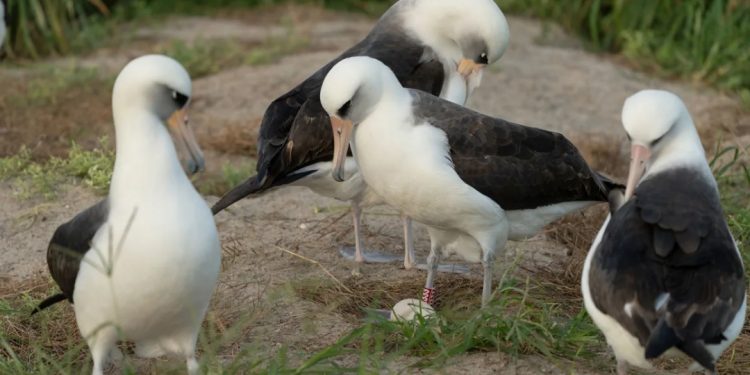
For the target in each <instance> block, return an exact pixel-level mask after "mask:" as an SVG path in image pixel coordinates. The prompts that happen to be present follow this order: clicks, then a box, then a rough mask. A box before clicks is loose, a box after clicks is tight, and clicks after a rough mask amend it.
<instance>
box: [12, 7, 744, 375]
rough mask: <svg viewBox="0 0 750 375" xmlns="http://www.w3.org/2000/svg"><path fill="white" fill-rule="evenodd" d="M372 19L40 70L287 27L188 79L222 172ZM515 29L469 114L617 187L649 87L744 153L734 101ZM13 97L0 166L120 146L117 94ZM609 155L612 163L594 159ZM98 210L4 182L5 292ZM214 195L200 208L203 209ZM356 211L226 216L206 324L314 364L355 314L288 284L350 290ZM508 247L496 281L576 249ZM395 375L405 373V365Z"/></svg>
mask: <svg viewBox="0 0 750 375" xmlns="http://www.w3.org/2000/svg"><path fill="white" fill-rule="evenodd" d="M373 22H374V20H372V19H369V18H365V17H363V16H359V15H350V14H342V13H332V12H327V11H322V10H319V9H316V8H306V7H296V6H292V7H280V8H273V9H271V10H264V11H259V12H255V13H254V12H241V13H236V14H225V15H218V16H214V17H176V18H171V19H168V20H166V21H164V22H160V23H158V24H152V25H150V26H148V27H147V28H142V29H139V30H137V32H133V33H132V35H131V36H130V37H129V38H125V39H126V40H127V42H123V43H122V44H116V45H111V46H107V47H106V48H102V49H100V50H97V51H94V52H92V53H90V54H88V55H86V56H81V57H77V58H75V59H60V60H50V61H48V62H46V63H47V64H52V65H54V64H65V63H69V62H70V61H74V62H75V63H77V64H80V65H82V66H95V67H97V68H98V69H99V70H100V72H102V74H103V75H104V76H109V75H111V76H114V74H116V72H117V71H118V70H119V69H120V67H121V66H123V65H124V64H125V63H126V62H127V61H128V60H129V59H131V58H133V57H135V56H137V55H139V54H142V53H146V52H149V51H152V50H153V49H154V48H157V46H159V45H163V44H164V43H168V42H169V41H171V40H185V41H191V40H195V39H199V38H203V39H210V38H222V39H224V38H237V39H241V40H242V41H243V42H247V43H261V42H263V41H265V40H268V38H270V37H272V36H274V35H281V34H283V33H285V32H288V31H289V25H290V24H291V25H294V28H295V31H296V32H302V33H303V34H304V35H306V36H307V38H309V40H310V44H309V45H308V46H307V47H306V48H304V49H303V50H301V51H298V52H297V53H294V54H292V55H289V56H286V57H283V58H281V59H279V60H278V61H275V62H273V63H271V64H267V65H260V66H240V67H237V68H232V69H227V70H225V71H222V72H220V73H218V74H214V75H211V76H208V77H204V78H200V79H197V80H195V81H194V87H193V92H194V96H195V99H194V103H193V106H192V113H191V115H192V122H193V124H195V128H196V129H197V133H198V137H199V142H200V143H201V144H202V145H204V149H205V150H206V151H207V156H208V157H209V160H208V162H209V164H208V168H209V169H213V170H214V171H215V170H218V169H220V168H221V165H223V164H224V163H227V162H229V163H240V162H244V161H247V160H249V159H250V157H252V156H253V154H252V152H253V149H254V147H253V145H254V143H255V137H256V135H257V127H258V123H259V121H260V118H261V116H262V115H263V111H264V110H265V107H266V105H268V103H269V102H270V101H272V100H273V99H274V98H275V97H277V96H278V95H280V94H282V93H284V92H285V91H286V90H288V89H289V88H291V87H292V86H294V85H295V84H296V83H298V82H299V81H301V80H302V79H304V78H305V77H307V76H308V75H309V74H310V73H312V72H313V71H314V70H316V69H317V67H319V66H321V65H323V64H324V63H326V62H327V61H329V60H330V59H332V58H333V57H335V56H336V55H337V54H338V53H339V51H341V50H343V49H344V48H346V47H348V46H350V45H352V44H353V43H354V42H356V41H357V40H358V39H359V38H361V37H363V36H364V35H365V34H366V33H367V32H368V31H369V29H370V28H371V27H372V25H373ZM509 22H510V28H511V33H512V36H511V46H510V48H509V49H508V51H507V52H506V54H505V56H504V57H503V58H502V59H501V60H500V62H499V63H497V64H496V65H495V66H493V67H491V68H490V69H488V71H487V72H486V73H485V76H484V81H483V84H482V86H481V87H480V88H479V89H478V90H477V91H476V92H475V94H474V95H473V96H472V98H471V100H470V102H469V106H470V107H472V108H474V109H477V110H479V111H481V112H484V113H487V114H490V115H494V116H498V117H503V118H505V119H508V120H511V121H514V122H518V123H522V124H525V125H533V126H537V127H542V128H546V129H551V130H555V131H559V132H562V133H564V134H565V135H566V136H568V137H569V138H570V139H571V140H572V141H573V142H574V143H575V144H577V145H578V146H579V147H580V148H581V150H582V152H583V153H584V156H586V157H587V158H588V160H590V161H591V163H592V165H594V166H595V167H596V168H600V169H604V171H605V172H608V173H611V174H613V175H614V176H615V177H618V178H622V177H623V176H622V173H623V168H622V166H624V165H625V156H624V152H625V151H626V150H625V147H626V146H625V142H624V141H625V136H624V132H623V131H622V127H621V125H620V122H619V116H620V110H621V106H622V103H623V101H624V99H625V98H626V97H628V96H629V95H631V94H633V93H635V92H636V91H638V90H640V89H645V88H663V89H668V90H672V91H674V92H676V93H677V94H679V95H680V96H681V97H682V98H683V99H684V100H685V102H686V103H687V105H688V107H689V108H690V109H691V113H692V114H693V116H694V119H695V122H696V124H697V125H698V127H699V128H700V129H701V132H702V134H703V135H704V140H706V145H707V146H712V145H713V143H712V142H713V140H714V139H717V137H718V133H719V132H722V133H723V134H729V137H733V139H736V140H738V141H739V142H744V144H748V143H749V142H748V134H750V115H749V114H748V113H747V112H746V111H743V110H742V107H741V105H740V104H739V102H738V101H737V100H736V99H735V98H732V97H728V96H726V95H723V94H721V93H718V92H716V91H713V90H711V89H707V88H705V87H703V86H701V85H697V84H696V85H693V84H690V83H685V82H672V81H665V80H662V79H659V78H654V77H653V76H649V75H646V74H643V73H639V72H636V71H634V70H633V69H630V68H629V67H627V66H625V65H623V64H622V63H620V62H618V61H616V60H615V59H614V58H612V57H609V56H603V55H597V54H593V53H590V52H587V51H586V50H585V49H584V48H583V47H582V46H581V45H580V43H579V42H578V41H577V40H576V39H575V38H572V37H570V36H568V35H566V34H565V33H563V32H561V31H560V30H558V29H557V28H555V27H553V26H550V25H545V24H543V23H541V22H539V21H536V20H530V19H524V18H518V17H509ZM130 46H132V47H130ZM33 72H34V68H33V67H30V66H23V65H22V66H15V67H10V66H7V65H0V83H2V86H3V87H5V88H13V90H21V92H23V91H22V90H24V88H25V87H27V79H28V77H29V76H30V75H33V74H34V73H33ZM105 81H106V80H105ZM107 82H109V81H107ZM105 87H106V85H105ZM4 90H7V89H4ZM78 91H81V92H82V93H78ZM12 95H14V92H8V91H6V92H3V93H0V113H2V114H3V116H0V137H1V138H0V154H2V155H9V154H12V153H14V152H16V151H17V149H18V147H19V146H20V145H27V146H28V147H30V148H32V150H33V151H34V154H35V156H36V157H40V158H42V157H45V156H48V155H60V154H64V152H65V150H66V147H67V146H68V145H69V142H70V140H76V141H77V142H79V143H83V144H84V145H90V144H92V143H94V142H95V140H96V139H98V138H99V137H100V136H101V135H109V136H110V139H111V137H113V130H112V126H111V121H110V118H111V117H110V116H111V110H110V109H109V99H108V98H109V97H108V96H104V97H103V95H102V93H101V90H94V91H93V92H91V91H90V90H88V91H87V90H72V92H69V93H68V92H66V93H63V95H62V97H61V99H60V100H58V101H57V102H56V103H54V104H50V105H47V106H32V107H30V108H29V107H23V108H21V106H14V105H13V104H12V101H11V99H10V97H11V96H12ZM50 108H52V109H51V110H50ZM217 139H225V140H226V142H221V141H217ZM602 149H606V151H607V152H601V151H602ZM597 150H598V151H597ZM602 155H606V158H607V160H601V158H600V159H594V158H596V157H601V156H602ZM98 199H101V197H97V196H95V195H94V194H93V193H91V192H90V191H89V190H87V189H86V188H84V187H80V186H76V185H70V186H68V187H65V188H64V189H63V192H62V193H61V194H60V195H59V196H58V198H57V199H55V200H53V201H46V200H44V199H42V198H32V199H29V200H19V199H18V198H17V196H16V195H15V194H14V191H13V185H12V183H11V182H10V181H4V182H2V183H0V207H2V208H3V209H2V210H0V238H1V239H2V240H0V282H4V283H5V282H17V281H20V280H23V279H29V278H36V277H46V272H47V271H46V264H45V253H46V246H47V243H48V241H49V239H50V238H51V235H52V233H53V232H54V229H55V228H56V226H58V225H59V224H61V223H63V222H65V221H67V220H69V219H70V218H71V217H72V216H73V215H75V214H76V213H77V212H79V211H81V210H83V209H84V208H86V207H88V206H89V205H91V204H93V203H94V202H96V201H97V200H98ZM217 199H218V198H217V197H214V196H209V197H206V200H207V201H208V203H209V204H210V203H212V202H214V201H216V200H217ZM348 209H349V208H348V206H347V205H346V204H345V203H342V202H338V201H335V200H331V199H327V198H323V197H320V196H316V195H315V194H314V193H312V192H310V191H307V190H306V189H303V188H287V189H281V190H278V191H274V192H271V193H269V194H267V195H265V196H263V197H261V198H257V199H251V200H245V201H242V202H239V203H238V204H236V205H235V206H233V207H231V208H230V209H228V210H227V211H225V212H224V213H221V214H219V215H218V216H217V217H216V222H217V225H218V228H219V232H220V234H221V238H222V242H223V247H224V262H223V263H224V266H223V272H222V276H221V281H220V286H219V288H218V291H217V293H216V295H215V298H214V304H213V308H212V310H213V311H214V312H213V314H215V315H219V317H220V319H226V320H231V319H232V318H236V317H237V316H239V315H240V314H242V313H246V312H248V311H256V312H257V314H256V318H255V320H254V323H253V325H252V327H249V328H248V330H247V332H246V337H245V338H244V340H245V341H246V342H251V343H262V346H263V347H264V349H262V350H267V351H268V352H269V353H271V352H274V351H275V350H278V348H279V347H281V346H287V347H289V349H290V352H307V353H310V352H312V351H314V350H316V349H319V348H322V347H324V346H326V345H328V344H331V343H333V342H335V341H336V340H337V339H338V338H339V337H341V335H342V334H344V333H345V332H347V331H348V330H350V329H352V328H354V327H355V326H356V324H357V323H358V321H359V319H360V317H359V316H357V315H353V314H350V313H346V312H342V311H339V310H335V309H333V308H332V307H330V306H327V305H326V304H323V303H318V302H314V301H311V300H310V299H309V298H306V296H304V295H300V293H296V292H295V285H296V284H295V283H297V284H298V283H300V282H303V283H307V282H309V280H322V281H328V282H331V281H333V280H332V278H331V276H329V275H328V274H327V273H326V272H325V271H324V269H325V270H327V271H330V272H331V273H332V275H333V276H334V277H335V278H336V279H338V280H344V281H345V282H346V283H349V282H350V281H351V280H352V277H353V276H352V270H353V264H352V263H351V262H349V261H346V260H344V259H342V258H341V256H340V255H339V252H338V249H339V246H341V245H351V244H352V243H353V235H352V232H351V230H352V225H351V218H350V216H349V215H347V213H348ZM594 210H596V209H594ZM366 214H367V215H366V217H365V228H366V229H365V236H366V237H365V238H366V245H367V247H368V248H373V249H384V250H388V251H391V252H393V253H394V254H398V253H400V252H401V251H402V249H403V245H402V242H401V241H402V239H401V227H400V221H399V220H398V216H397V215H396V214H395V212H394V211H393V210H390V209H388V208H386V207H378V208H374V209H370V210H368V211H367V212H366ZM583 215H584V216H583V217H584V220H594V219H593V218H596V219H599V218H600V217H601V215H599V214H597V213H596V212H595V211H591V212H587V213H585V214H583ZM586 218H589V219H586ZM416 236H417V239H418V242H417V253H418V257H419V258H420V259H421V260H422V261H424V259H425V257H426V255H427V250H428V248H429V242H428V238H427V235H426V231H425V230H424V229H423V228H421V227H417V231H416ZM508 249H509V250H508V251H507V252H506V254H505V256H503V257H499V259H498V265H499V266H500V267H496V268H497V269H498V270H497V275H499V274H500V273H501V272H502V269H501V268H502V265H507V264H510V263H511V262H513V261H514V260H515V259H516V254H518V257H520V259H521V260H520V262H521V264H522V266H523V268H526V269H531V270H533V269H538V268H554V267H564V265H565V264H567V262H568V257H569V256H570V255H569V254H570V250H569V249H567V248H566V247H565V246H563V245H562V244H560V243H558V242H555V241H553V240H552V239H551V236H550V235H548V234H546V233H542V234H540V235H538V236H536V237H535V238H533V239H532V240H530V241H526V242H519V243H511V244H509V245H508ZM292 253H294V254H297V255H299V256H302V257H305V258H307V259H309V260H305V259H303V258H301V257H298V256H295V255H293V254H292ZM313 261H314V262H313ZM470 269H471V273H470V274H469V275H467V276H466V278H469V279H476V278H478V277H480V275H481V274H480V269H479V268H478V267H476V266H471V267H470ZM424 277H425V274H424V273H423V272H422V271H419V270H404V269H402V266H400V265H399V264H389V265H366V266H364V267H363V268H362V276H360V277H359V279H358V280H361V281H360V282H364V281H371V282H374V283H382V284H388V283H394V282H400V281H404V280H409V281H413V282H414V283H415V285H419V283H421V282H422V281H423V279H424ZM440 277H443V276H442V275H441V276H439V278H440ZM356 292H361V293H365V292H367V291H364V290H362V291H356ZM420 293H421V288H414V290H408V291H403V295H399V296H396V297H397V298H398V299H401V298H411V297H418V296H419V294H420ZM384 307H385V306H384ZM57 308H68V307H65V306H59V307H57ZM404 362H405V363H406V362H408V361H406V360H405V361H404ZM400 366H401V367H400ZM612 366H613V367H614V363H612ZM393 371H394V372H411V371H412V370H410V369H407V368H405V367H402V364H398V363H396V364H394V368H393ZM421 372H422V373H433V372H434V373H446V374H448V373H450V374H538V373H548V374H564V373H569V372H574V373H596V372H595V371H594V370H582V369H577V368H576V367H575V366H573V365H571V364H566V363H562V364H560V363H556V362H555V361H552V360H548V359H544V358H539V357H537V356H523V357H521V358H519V359H511V358H510V357H508V356H505V355H502V354H497V353H473V354H470V355H465V356H461V357H458V358H454V359H452V360H451V362H449V363H448V364H447V367H445V368H443V369H442V370H423V371H421Z"/></svg>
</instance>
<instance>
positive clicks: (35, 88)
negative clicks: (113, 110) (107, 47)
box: [9, 62, 114, 107]
mask: <svg viewBox="0 0 750 375" xmlns="http://www.w3.org/2000/svg"><path fill="white" fill-rule="evenodd" d="M32 69H33V71H34V74H33V76H32V77H33V78H31V79H30V80H29V82H28V83H27V86H26V90H25V92H19V93H16V94H13V95H11V96H10V97H9V101H10V103H11V104H12V105H15V106H27V105H28V106H34V107H41V106H48V105H54V104H57V101H58V100H59V99H60V98H61V97H62V96H63V94H64V93H66V92H68V91H70V90H72V89H83V90H91V92H95V90H96V89H98V88H100V87H102V86H107V87H111V86H112V84H113V83H114V80H113V79H112V78H105V77H104V76H103V75H102V74H100V73H99V70H98V69H96V68H94V67H87V66H82V65H80V64H78V63H76V62H73V63H70V64H56V65H48V64H42V65H39V66H33V67H32Z"/></svg>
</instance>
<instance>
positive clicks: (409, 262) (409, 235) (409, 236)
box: [401, 215, 417, 270]
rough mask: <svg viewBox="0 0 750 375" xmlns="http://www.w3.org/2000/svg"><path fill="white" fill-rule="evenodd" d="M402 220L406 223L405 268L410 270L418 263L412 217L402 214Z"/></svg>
mask: <svg viewBox="0 0 750 375" xmlns="http://www.w3.org/2000/svg"><path fill="white" fill-rule="evenodd" d="M401 221H403V223H404V268H405V269H407V270H409V269H412V268H414V267H415V266H416V265H417V257H416V255H414V231H413V230H412V225H411V218H410V217H408V216H406V215H401Z"/></svg>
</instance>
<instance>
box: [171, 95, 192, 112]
mask: <svg viewBox="0 0 750 375" xmlns="http://www.w3.org/2000/svg"><path fill="white" fill-rule="evenodd" d="M172 100H174V103H175V104H177V108H182V107H184V106H185V104H187V102H188V100H190V97H188V96H187V95H183V94H180V93H179V92H177V91H172Z"/></svg>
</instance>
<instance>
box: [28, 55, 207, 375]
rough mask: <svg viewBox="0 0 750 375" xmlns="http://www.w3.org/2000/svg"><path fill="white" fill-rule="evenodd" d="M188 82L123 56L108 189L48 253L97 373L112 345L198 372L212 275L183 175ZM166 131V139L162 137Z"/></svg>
mask: <svg viewBox="0 0 750 375" xmlns="http://www.w3.org/2000/svg"><path fill="white" fill-rule="evenodd" d="M190 96H191V82H190V77H189V76H188V73H187V72H186V71H185V69H184V68H183V67H182V66H181V65H180V64H179V63H178V62H176V61H174V60H172V59H171V58H168V57H166V56H160V55H149V56H143V57H140V58H137V59H135V60H133V61H131V62H130V63H129V64H128V65H127V66H125V68H124V69H123V70H122V72H121V73H120V75H119V76H118V78H117V81H116V82H115V85H114V90H113V93H112V109H113V113H114V123H115V133H116V148H117V149H116V152H117V154H116V159H115V166H114V172H113V175H112V181H111V185H110V190H109V195H108V196H107V198H106V199H104V200H103V201H101V202H99V203H97V204H96V205H94V206H92V207H90V208H88V209H86V210H85V211H83V212H81V213H79V214H78V215H77V216H75V217H74V218H73V219H72V220H71V221H69V222H67V223H65V224H63V225H61V226H60V227H58V228H57V230H56V231H55V233H54V235H53V236H52V241H51V242H50V244H49V248H48V252H47V262H48V264H49V270H50V273H51V274H52V278H53V279H54V280H55V282H57V284H58V285H59V287H60V290H61V291H62V293H60V294H58V295H55V296H52V297H50V298H48V299H47V300H45V301H44V302H42V304H41V305H40V306H39V307H38V308H37V310H35V312H38V311H39V310H42V309H44V308H47V307H49V306H50V305H52V304H54V303H56V302H60V301H64V300H66V299H67V300H68V301H70V302H71V303H73V308H74V310H75V315H76V321H77V323H78V328H79V330H80V332H81V335H82V336H83V337H84V339H85V340H86V342H87V343H88V346H89V348H90V349H91V356H92V358H93V360H94V368H93V373H94V374H102V371H103V369H104V367H105V365H106V364H107V362H108V359H109V358H110V355H111V354H113V355H115V356H116V355H117V354H118V353H119V351H118V350H117V348H116V343H117V341H120V340H127V341H132V342H134V343H135V353H136V355H138V356H141V357H156V356H161V355H165V354H170V355H176V356H180V357H182V358H185V359H186V361H187V368H188V373H190V374H191V375H192V374H197V373H198V370H199V369H198V363H197V361H196V359H195V346H196V340H197V338H198V332H199V330H200V326H201V322H202V321H203V317H204V316H205V314H206V310H207V309H208V303H209V300H210V299H211V294H212V293H213V290H214V288H215V285H216V281H217V278H218V275H219V267H220V260H221V249H220V246H219V238H218V235H217V231H216V225H215V223H214V220H213V215H212V214H211V211H210V210H209V208H208V205H207V204H206V202H205V201H204V200H203V198H202V197H201V196H200V195H199V194H198V192H197V191H196V190H195V188H194V187H193V185H192V184H191V182H190V180H189V179H188V177H187V175H186V174H185V171H184V170H183V166H182V165H181V163H180V160H179V159H178V156H177V152H176V148H175V146H177V148H178V149H181V150H182V151H183V155H184V156H185V163H184V167H185V169H186V170H187V171H188V172H189V173H191V174H192V173H194V172H196V171H198V170H200V169H202V168H203V164H204V161H203V154H202V153H201V150H200V148H199V147H198V145H197V143H196V141H195V138H194V136H193V132H192V130H191V129H190V127H189V126H188V117H187V109H188V106H189V104H190ZM170 133H172V135H173V136H174V143H173V141H172V139H170Z"/></svg>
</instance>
